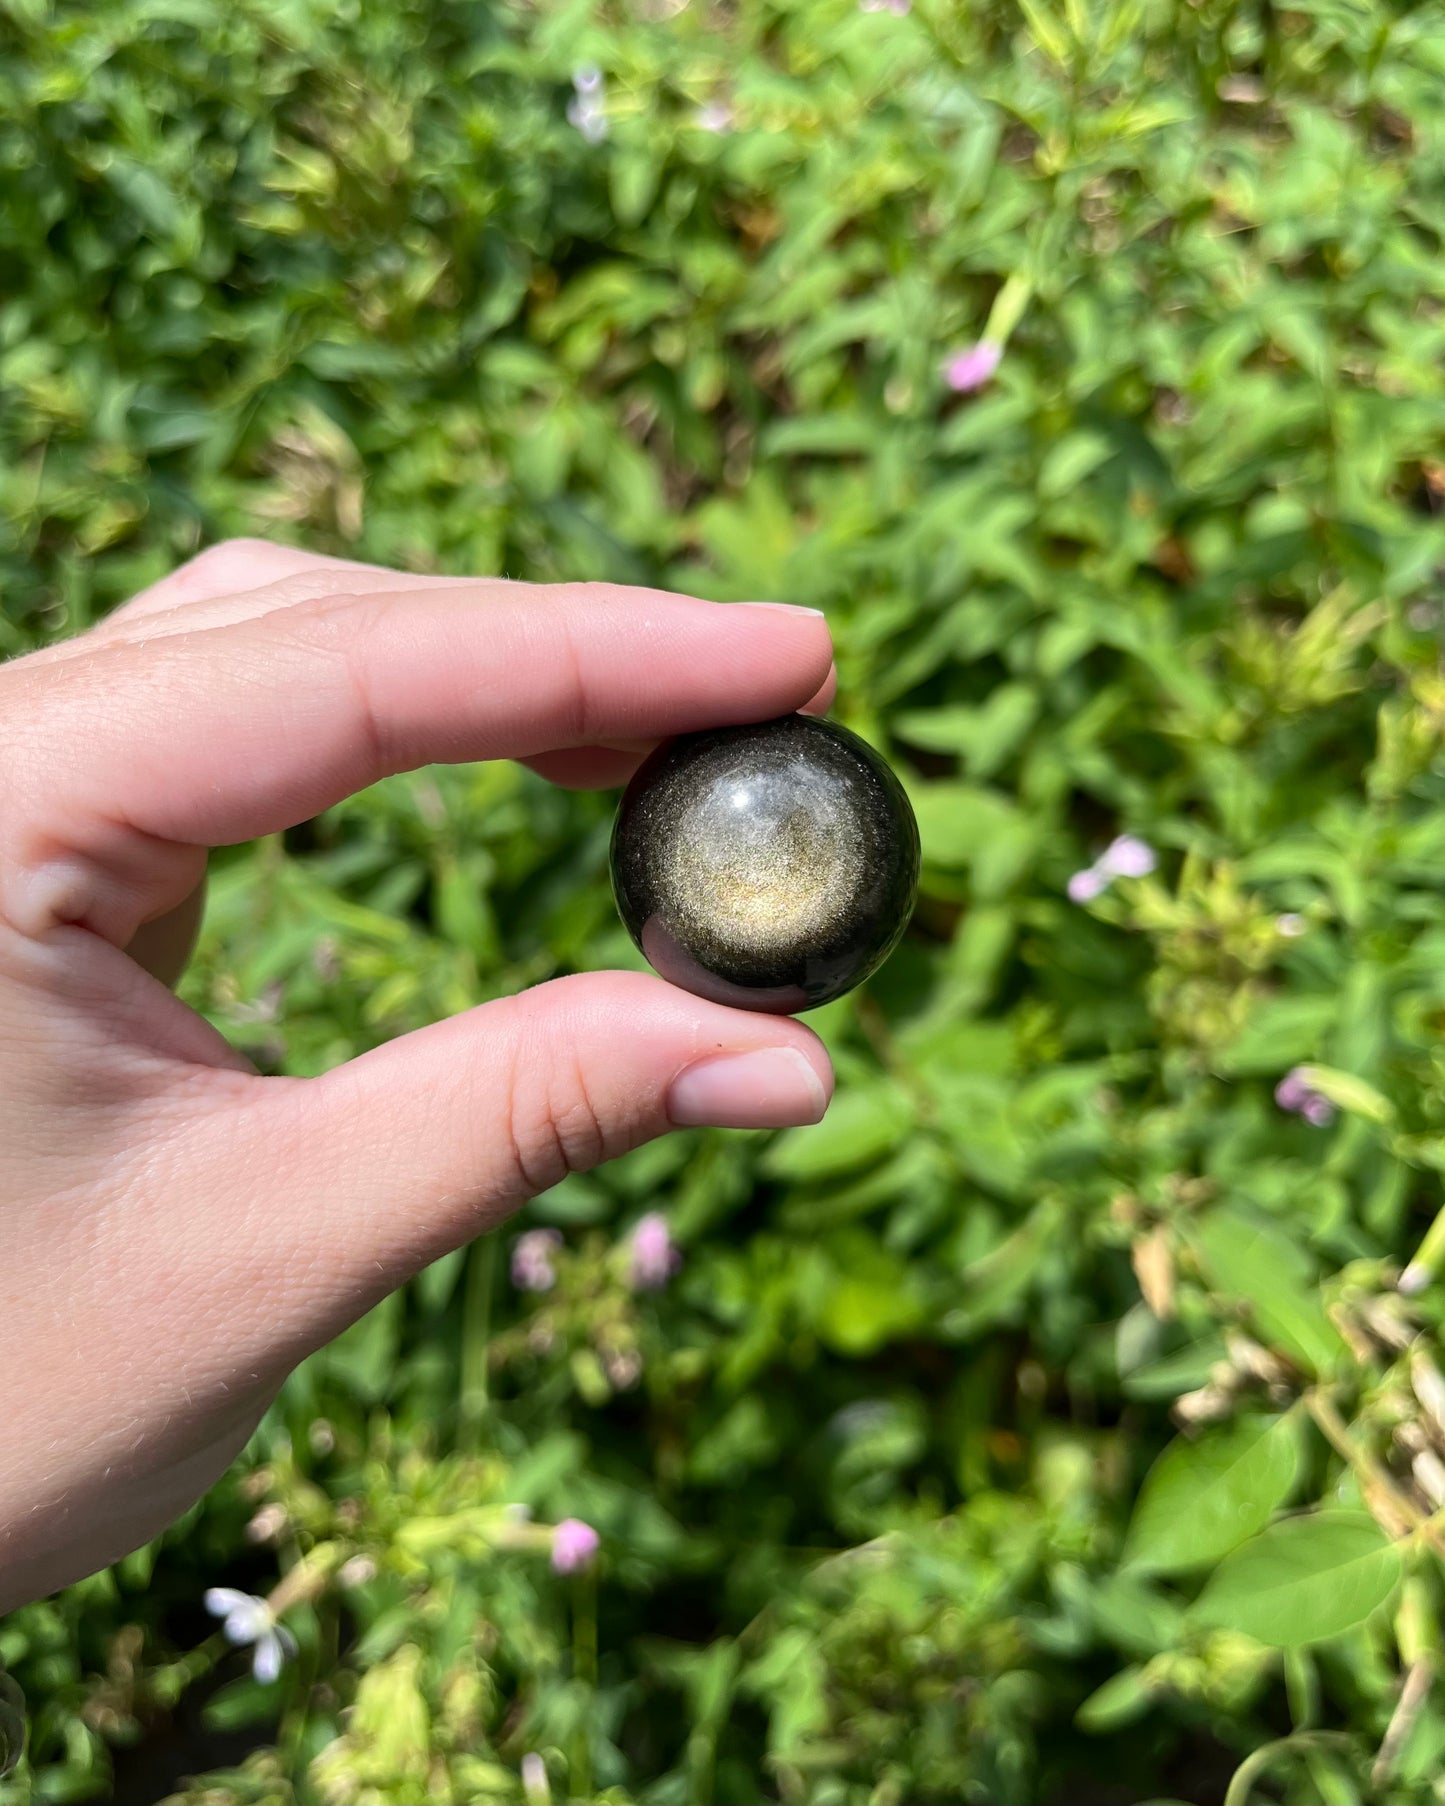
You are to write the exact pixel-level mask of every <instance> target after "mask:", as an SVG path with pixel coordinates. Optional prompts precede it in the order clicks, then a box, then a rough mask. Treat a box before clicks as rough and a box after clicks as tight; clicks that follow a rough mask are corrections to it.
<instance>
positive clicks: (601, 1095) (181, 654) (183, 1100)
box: [0, 541, 832, 1611]
mask: <svg viewBox="0 0 1445 1806" xmlns="http://www.w3.org/2000/svg"><path fill="white" fill-rule="evenodd" d="M831 683H832V677H831V653H830V648H829V640H828V631H827V627H826V625H825V623H824V622H823V620H822V619H821V618H820V617H818V616H815V615H813V614H811V613H809V612H806V611H792V610H785V609H776V608H772V607H766V608H765V607H759V606H749V605H739V604H733V605H731V606H721V605H719V604H715V603H709V602H702V601H696V600H694V599H692V598H691V597H685V596H674V595H669V594H666V593H664V592H661V591H657V590H636V589H633V590H629V589H620V588H615V587H612V586H609V585H599V584H582V585H557V586H545V585H544V586H532V585H528V584H520V583H508V582H502V581H488V580H479V581H473V582H463V581H459V580H455V579H452V578H425V577H406V576H401V575H398V574H397V573H395V572H390V571H383V570H378V569H376V568H374V567H371V566H365V565H354V564H347V563H343V562H341V561H338V560H334V559H325V558H317V557H313V556H310V555H308V554H306V553H302V552H296V551H293V550H290V549H289V548H285V547H281V546H272V545H268V544H265V543H262V542H254V541H236V542H233V543H229V544H226V545H222V546H218V547H216V548H215V549H214V550H212V551H210V552H207V553H204V554H202V556H201V557H199V558H197V559H196V560H194V561H193V562H192V563H190V564H188V565H186V566H185V567H184V568H183V569H182V570H179V571H177V572H176V573H175V574H174V575H173V576H171V577H169V578H167V579H166V580H165V581H164V582H162V583H160V584H157V585H156V586H155V587H154V588H153V589H150V590H148V591H146V592H145V594H144V595H142V596H139V597H137V598H136V599H135V600H134V601H132V602H130V603H128V604H127V605H126V606H125V607H123V608H121V609H118V610H117V611H116V612H115V613H114V614H112V615H111V616H109V617H108V618H107V619H106V620H105V621H104V622H103V623H101V624H100V626H98V627H96V628H94V629H92V630H91V631H90V632H89V633H86V634H84V635H82V636H80V637H79V638H77V639H74V640H71V641H68V642H66V643H64V644H62V645H58V646H55V647H51V648H49V649H47V650H45V651H43V652H37V653H32V654H30V655H29V656H28V657H25V658H20V659H17V660H15V661H14V662H13V663H11V664H9V665H7V666H5V667H4V668H3V669H0V784H3V789H4V796H5V810H4V817H3V821H0V1230H3V1244H0V1246H3V1251H4V1253H3V1263H0V1323H3V1349H4V1355H5V1373H6V1378H7V1381H8V1385H7V1388H6V1390H7V1394H8V1409H7V1422H6V1426H5V1458H4V1461H3V1463H0V1611H3V1610H6V1609H8V1608H9V1607H11V1606H13V1605H16V1604H18V1603H20V1602H22V1601H23V1600H25V1599H28V1598H34V1597H38V1596H39V1595H41V1594H43V1593H46V1592H49V1591H51V1590H53V1589H54V1588H56V1587H59V1586H61V1585H63V1584H65V1583H67V1582H69V1581H71V1580H74V1579H76V1578H78V1577H79V1576H81V1575H83V1574H86V1573H89V1572H92V1571H93V1570H94V1569H96V1568H98V1567H101V1566H103V1565H104V1564H106V1563H107V1562H110V1561H113V1560H115V1559H116V1558H118V1557H119V1556H120V1555H122V1554H124V1553H125V1552H126V1551H128V1550H130V1549H132V1548H135V1547H137V1546H138V1545H139V1544H140V1543H142V1542H144V1541H146V1540H148V1539H149V1538H150V1537H152V1536H154V1535H155V1534H157V1532H159V1531H160V1530H161V1529H163V1528H164V1527H165V1526H166V1525H167V1524H168V1523H170V1522H171V1521H172V1519H174V1518H175V1517H176V1516H177V1515H178V1514H179V1513H180V1512H181V1511H183V1510H184V1509H185V1508H186V1507H187V1506H189V1505H190V1504H191V1503H192V1502H193V1501H194V1500H195V1499H196V1498H197V1497H198V1496H199V1495H200V1494H201V1493H202V1492H203V1491H204V1490H205V1489H206V1488H207V1487H208V1486H209V1485H211V1484H212V1482H213V1481H215V1480H216V1479H217V1478H218V1477H219V1476H220V1474H221V1473H222V1472H223V1471H224V1470H225V1468H226V1466H227V1465H228V1464H229V1462H230V1461H231V1460H232V1459H233V1457H234V1456H235V1455H236V1454H237V1452H238V1451H239V1450H240V1448H241V1447H242V1445H243V1444H244V1443H245V1441H246V1439H247V1438H248V1437H249V1436H250V1434H251V1432H252V1430H253V1429H254V1428H255V1426H256V1424H257V1422H258V1421H259V1419H260V1417H261V1414H262V1412H263V1411H264V1410H265V1408H266V1406H267V1405H268V1404H269V1403H270V1401H271V1399H272V1398H273V1397H274V1396H275V1393H276V1391H277V1389H278V1387H279V1386H280V1384H281V1382H282V1380H283V1379H284V1378H285V1376H286V1374H287V1373H288V1372H289V1371H290V1369H291V1368H292V1367H293V1366H294V1365H295V1364H296V1362H297V1361H299V1360H301V1359H302V1358H303V1357H304V1356H305V1355H307V1354H309V1353H310V1352H312V1351H313V1350H314V1349H316V1348H318V1347H320V1346H321V1345H322V1344H323V1343H325V1342H327V1341H328V1340H329V1339H330V1338H331V1337H333V1336H335V1335H336V1334H337V1333H338V1332H339V1331H340V1330H342V1329H344V1328H345V1327H346V1325H347V1324H349V1323H351V1322H352V1321H354V1320H355V1319H356V1318H357V1317H358V1316H360V1315H361V1314H362V1313H363V1312H364V1311H366V1310H368V1309H369V1308H370V1307H371V1306H372V1305H373V1304H375V1303H376V1301H377V1300H378V1299H380V1298H381V1297H383V1296H384V1295H385V1294H386V1293H387V1292H389V1291H391V1290H393V1289H394V1288H395V1287H396V1286H398V1285H399V1284H401V1283H402V1282H403V1281H404V1280H405V1279H407V1278H408V1277H409V1276H410V1275H411V1274H413V1273H415V1272H417V1271H418V1270H419V1269H420V1268H422V1267H423V1266H425V1265H426V1264H427V1263H428V1262H430V1261H433V1260H435V1259H437V1258H438V1257H439V1256H440V1255H442V1254H445V1253H446V1252H448V1251H449V1250H450V1249H453V1248H456V1247H458V1246H460V1245H461V1244H462V1243H464V1242H466V1241H469V1240H470V1239H472V1238H473V1237H474V1236H476V1235H478V1234H480V1233H481V1232H483V1231H485V1230H488V1229H491V1228H493V1227H494V1226H495V1225H496V1224H497V1223H499V1222H500V1221H501V1220H502V1219H503V1218H504V1217H505V1216H507V1215H508V1214H509V1213H510V1212H511V1211H513V1210H514V1209H516V1207H517V1206H518V1205H519V1204H521V1203H522V1202H523V1201H524V1200H525V1199H526V1198H529V1197H531V1196H533V1195H534V1194H535V1193H537V1192H539V1191H543V1190H545V1189H546V1188H547V1187H548V1186H550V1185H553V1184H555V1183H556V1181H557V1180H558V1179H560V1178H561V1177H562V1176H563V1174H564V1173H566V1172H568V1171H577V1170H582V1169H585V1168H587V1167H591V1166H594V1165H596V1164H597V1163H598V1162H599V1161H602V1160H605V1159H608V1158H610V1157H611V1156H613V1155H616V1154H620V1153H622V1152H624V1151H625V1150H626V1149H628V1148H631V1147H634V1146H636V1145H638V1144H639V1143H641V1142H643V1141H646V1140H648V1139H650V1138H651V1137H653V1136H655V1135H659V1134H661V1133H663V1132H664V1131H665V1130H666V1129H668V1128H669V1127H672V1126H679V1125H684V1124H687V1125H692V1124H701V1123H711V1124H718V1125H722V1126H735V1127H772V1126H782V1125H785V1124H792V1123H804V1122H815V1121H817V1120H818V1118H819V1117H820V1116H821V1115H822V1113H823V1110H824V1109H825V1108H826V1105H827V1100H828V1096H829V1094H830V1092H831V1088H832V1077H831V1072H830V1069H829V1065H828V1059H827V1055H826V1054H825V1052H824V1051H823V1048H822V1046H821V1044H820V1043H819V1042H818V1040H817V1038H816V1036H814V1035H813V1034H812V1033H811V1032H810V1031H809V1030H808V1029H806V1028H804V1027H803V1026H802V1025H801V1024H800V1023H797V1022H792V1021H789V1020H786V1019H783V1018H779V1017H774V1016H766V1015H754V1014H750V1013H747V1012H744V1011H739V1010H731V1009H726V1008H723V1007H721V1006H720V1005H717V1004H711V1003H706V1002H704V1001H702V1000H701V999H700V998H697V997H693V996H691V995H689V994H687V993H685V992H683V991H679V990H675V989H673V988H672V987H671V986H670V985H667V984H664V983H663V982H662V981H661V980H660V979H657V978H653V977H651V976H645V975H642V974H639V973H627V972H598V973H589V974H586V975H584V976H579V977H574V978H563V979H557V980H554V981H553V982H551V983H549V984H544V985H540V986H538V987H537V988H536V989H534V990H531V991H528V992H525V993H523V994H522V995H520V996H516V997H509V998H505V999H502V1000H500V1001H497V1002H494V1003H488V1004H484V1005H482V1006H481V1007H480V1008H477V1009H473V1010H468V1011H466V1012H465V1013H464V1014H462V1015H460V1016H455V1017H452V1018H450V1019H449V1020H447V1021H444V1022H438V1023H435V1024H433V1025H432V1026H430V1027H428V1028H424V1029H421V1030H418V1031H417V1032H415V1033H413V1034H409V1035H404V1036H401V1037H400V1038H398V1039H397V1040H395V1041H392V1042H390V1043H388V1044H387V1045H386V1046H383V1047H379V1048H376V1049H374V1050H372V1051H371V1052H369V1053H365V1054H363V1055H361V1056H360V1057H359V1058H358V1059H355V1060H352V1061H350V1062H348V1063H347V1064H346V1065H345V1066H342V1067H339V1068H337V1069H336V1070H335V1071H333V1072H330V1073H327V1074H325V1075H324V1076H322V1077H320V1078H309V1079H294V1078H281V1077H263V1076H261V1075H259V1074H258V1073H257V1072H256V1071H255V1069H254V1068H253V1067H252V1066H251V1065H250V1063H249V1062H248V1061H247V1060H246V1059H245V1058H243V1057H242V1056H241V1055H240V1054H238V1053H237V1052H236V1051H235V1050H234V1049H233V1048H231V1047H230V1046H229V1045H228V1043H227V1042H226V1041H225V1040H224V1038H223V1037H222V1036H221V1035H220V1034H218V1033H217V1032H216V1030H215V1029H213V1028H212V1027H211V1026H210V1024H208V1023H207V1022H205V1021H204V1020H203V1019H202V1018H201V1017H200V1016H198V1015H196V1014H195V1013H194V1012H193V1011H191V1010H190V1009H188V1008H187V1007H186V1006H185V1005H184V1004H183V1003H181V1002H180V1001H179V1000H178V999H177V998H176V997H175V996H174V995H173V993H172V992H171V991H170V990H169V989H168V988H167V985H168V983H170V982H172V981H173V980H174V979H175V977H176V976H177V975H178V974H179V972H180V970H181V968H182V966H183V965H184V962H185V958H186V956H187V954H188V952H189V949H190V945H191V943H192V941H193V938H194V934H195V929H196V925H197V923H198V921H199V916H200V899H201V894H202V886H203V878H204V872H205V862H206V851H207V849H208V848H209V847H212V846H220V845H228V844H233V843H235V842H239V841H244V840H249V839H252V838H254V837H255V836H257V835H261V834H268V833H273V832H276V831H278V830H280V829H283V828H286V827H289V826H292V825H293V824H295V823H296V822H299V821H302V820H305V819H306V818H307V817H309V816H312V815H314V814H316V813H318V812H319V811H320V810H322V809H325V808H327V807H328V806H329V805H331V804H333V803H335V802H337V801H338V800H339V799H340V798H342V797H343V796H345V795H347V794H348V793H349V792H351V791H354V790H358V789H360V788H362V787H363V786H365V785H367V784H370V783H373V782H374V781H375V780H376V779H378V778H380V777H383V776H385V775H386V774H388V773H391V772H396V771H401V770H405V769H408V768H411V767H414V766H417V765H421V764H426V763H432V762H436V761H460V760H472V759H489V758H500V757H511V758H519V759H524V760H525V761H526V762H527V763H528V764H530V765H531V766H533V767H534V768H535V769H536V770H538V771H540V772H541V773H542V774H543V775H544V776H546V777H548V778H551V779H553V780H554V781H556V782H559V783H564V784H573V785H587V786H591V785H613V784H621V783H623V782H625V781H626V779H627V777H628V776H629V775H630V773H631V771H632V770H633V768H634V767H635V765H636V764H637V763H638V761H639V759H640V758H641V756H642V755H643V753H644V752H645V751H646V750H647V748H648V746H649V745H651V744H652V743H653V742H654V741H655V740H656V739H657V738H659V737H661V736H663V735H666V734H671V733H674V732H678V731H682V730H685V729H689V728H697V727H703V726H707V725H711V724H715V723H722V722H731V721H752V720H759V719H764V718H766V717H768V716H772V715H777V714H782V713H785V712H786V711H788V710H791V709H795V708H801V707H805V706H813V707H817V706H820V705H823V706H826V700H827V698H828V696H829V695H831ZM163 981H164V982H163Z"/></svg>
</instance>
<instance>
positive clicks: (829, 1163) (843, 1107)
mask: <svg viewBox="0 0 1445 1806" xmlns="http://www.w3.org/2000/svg"><path fill="white" fill-rule="evenodd" d="M912 1120H913V1111H912V1108H911V1106H910V1105H909V1102H908V1100H907V1098H906V1097H905V1096H904V1095H903V1094H902V1093H901V1092H899V1091H898V1089H897V1088H896V1087H895V1086H892V1085H870V1086H865V1085H860V1086H855V1087H853V1088H852V1089H851V1090H847V1091H844V1092H843V1093H842V1094H841V1095H840V1096H839V1097H837V1098H836V1099H835V1100H834V1101H833V1103H832V1104H831V1105H830V1107H829V1110H828V1114H827V1115H826V1116H825V1117H824V1118H823V1120H822V1122H820V1123H815V1124H813V1125H811V1126H810V1127H808V1128H806V1129H789V1130H788V1131H787V1133H786V1134H784V1135H780V1136H779V1137H778V1139H777V1141H776V1142H774V1144H773V1146H772V1147H771V1148H770V1149H769V1150H768V1153H767V1156H766V1158H765V1159H764V1161H763V1170H764V1171H765V1172H766V1173H767V1174H768V1175H769V1176H770V1177H771V1178H774V1179H793V1180H799V1181H807V1180H814V1179H825V1178H832V1177H833V1176H835V1175H836V1174H839V1173H848V1172H853V1171H855V1170H856V1169H857V1168H858V1167H861V1166H868V1165H870V1164H871V1163H872V1162H873V1161H875V1160H878V1159H881V1158H882V1156H883V1155H884V1154H886V1153H888V1152H889V1151H890V1150H891V1149H893V1148H895V1147H897V1145H898V1143H899V1142H900V1141H901V1140H902V1139H903V1137H904V1136H905V1135H906V1134H907V1133H908V1131H909V1129H910V1127H911V1126H912Z"/></svg>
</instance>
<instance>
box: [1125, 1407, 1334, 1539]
mask: <svg viewBox="0 0 1445 1806" xmlns="http://www.w3.org/2000/svg"><path fill="white" fill-rule="evenodd" d="M1301 1459H1302V1450H1301V1438H1300V1434H1299V1424H1298V1420H1297V1419H1296V1418H1295V1417H1294V1416H1293V1415H1292V1414H1291V1413H1285V1414H1284V1415H1283V1416H1280V1417H1252V1418H1245V1419H1242V1420H1241V1421H1240V1422H1238V1423H1233V1424H1230V1425H1229V1426H1228V1428H1226V1429H1218V1430H1206V1431H1205V1432H1204V1434H1203V1435H1202V1436H1200V1437H1198V1438H1197V1439H1193V1440H1191V1439H1189V1438H1186V1437H1183V1436H1177V1437H1176V1438H1175V1439H1174V1441H1173V1442H1171V1443H1170V1445H1169V1447H1168V1448H1167V1449H1165V1451H1164V1452H1163V1454H1162V1455H1160V1457H1159V1459H1158V1460H1157V1461H1156V1462H1155V1463H1154V1465H1153V1467H1152V1468H1150V1470H1149V1474H1148V1477H1147V1478H1146V1479H1145V1481H1144V1485H1143V1489H1142V1490H1141V1492H1140V1494H1139V1501H1138V1503H1137V1505H1136V1506H1135V1507H1134V1516H1133V1518H1132V1520H1131V1521H1130V1525H1129V1533H1128V1537H1127V1540H1126V1542H1125V1545H1124V1558H1123V1559H1124V1565H1125V1566H1126V1567H1130V1568H1135V1569H1139V1570H1142V1571H1145V1572H1152V1573H1155V1574H1172V1573H1177V1572H1179V1571H1180V1570H1181V1569H1184V1568H1193V1567H1200V1566H1203V1564H1204V1563H1206V1562H1212V1561H1217V1560H1218V1559H1219V1557H1220V1556H1221V1555H1226V1554H1228V1552H1229V1551H1230V1550H1231V1549H1233V1548H1235V1547H1237V1546H1238V1545H1239V1544H1240V1543H1242V1542H1243V1541H1244V1540H1245V1539H1246V1537H1250V1536H1253V1535H1254V1534H1255V1532H1256V1531H1257V1530H1260V1529H1262V1528H1263V1527H1264V1525H1265V1524H1267V1523H1268V1522H1269V1519H1270V1517H1271V1516H1272V1514H1273V1513H1274V1512H1275V1511H1276V1510H1277V1509H1278V1508H1279V1506H1281V1505H1282V1504H1283V1503H1284V1502H1285V1500H1286V1499H1287V1498H1288V1497H1289V1495H1290V1493H1291V1491H1292V1490H1293V1488H1294V1486H1295V1483H1296V1482H1297V1480H1298V1479H1299V1473H1300V1464H1301Z"/></svg>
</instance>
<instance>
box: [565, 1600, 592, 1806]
mask: <svg viewBox="0 0 1445 1806" xmlns="http://www.w3.org/2000/svg"><path fill="white" fill-rule="evenodd" d="M572 1674H573V1678H574V1679H575V1680H576V1682H577V1684H578V1686H579V1688H581V1689H582V1690H583V1691H584V1692H585V1694H586V1699H585V1702H584V1704H583V1708H582V1718H581V1721H580V1723H579V1724H578V1726H577V1737H576V1743H575V1746H574V1753H573V1758H572V1774H571V1777H570V1784H569V1788H568V1791H569V1792H570V1793H571V1795H572V1797H573V1799H575V1800H588V1799H590V1798H591V1797H592V1702H593V1697H594V1695H595V1694H596V1692H597V1576H596V1574H594V1573H591V1572H588V1573H585V1574H579V1575H578V1577H577V1580H576V1584H575V1586H574V1588H573V1592H572Z"/></svg>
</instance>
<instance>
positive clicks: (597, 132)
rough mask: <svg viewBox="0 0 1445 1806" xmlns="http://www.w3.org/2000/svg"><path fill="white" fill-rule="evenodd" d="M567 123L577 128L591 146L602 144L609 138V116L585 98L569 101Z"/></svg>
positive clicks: (580, 97)
mask: <svg viewBox="0 0 1445 1806" xmlns="http://www.w3.org/2000/svg"><path fill="white" fill-rule="evenodd" d="M567 123H568V125H573V126H576V128H577V130H578V131H579V132H581V134H582V136H583V137H584V138H585V139H586V140H587V142H588V143H589V144H601V143H602V141H603V139H604V138H605V137H606V136H607V131H608V126H607V115H606V114H605V113H604V112H603V111H602V109H601V107H597V106H593V104H592V102H591V101H590V100H589V99H587V98H586V97H585V96H579V97H578V98H577V99H576V100H570V101H568V103H567Z"/></svg>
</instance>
